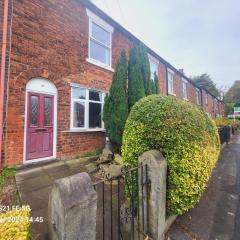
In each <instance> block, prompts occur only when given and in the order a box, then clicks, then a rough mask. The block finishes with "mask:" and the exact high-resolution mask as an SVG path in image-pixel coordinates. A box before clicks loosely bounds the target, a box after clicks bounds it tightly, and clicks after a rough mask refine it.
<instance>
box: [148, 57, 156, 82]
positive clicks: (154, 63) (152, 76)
mask: <svg viewBox="0 0 240 240" xmlns="http://www.w3.org/2000/svg"><path fill="white" fill-rule="evenodd" d="M149 63H150V71H151V76H150V77H151V80H154V74H155V73H156V74H158V64H157V63H156V62H155V61H153V60H151V59H150V60H149Z"/></svg>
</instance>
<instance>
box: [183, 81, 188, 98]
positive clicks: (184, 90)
mask: <svg viewBox="0 0 240 240" xmlns="http://www.w3.org/2000/svg"><path fill="white" fill-rule="evenodd" d="M183 98H185V99H187V83H186V82H183Z"/></svg>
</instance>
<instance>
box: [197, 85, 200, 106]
mask: <svg viewBox="0 0 240 240" xmlns="http://www.w3.org/2000/svg"><path fill="white" fill-rule="evenodd" d="M196 103H197V105H200V92H199V90H198V89H197V90H196Z"/></svg>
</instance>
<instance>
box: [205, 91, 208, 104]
mask: <svg viewBox="0 0 240 240" xmlns="http://www.w3.org/2000/svg"><path fill="white" fill-rule="evenodd" d="M205 103H206V105H208V94H207V93H206V95H205Z"/></svg>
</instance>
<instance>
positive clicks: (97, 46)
mask: <svg viewBox="0 0 240 240" xmlns="http://www.w3.org/2000/svg"><path fill="white" fill-rule="evenodd" d="M87 15H88V16H89V52H88V54H89V58H88V61H90V62H92V63H94V64H96V65H100V66H101V67H106V68H111V61H112V57H111V55H112V32H113V28H112V27H111V26H110V25H108V24H107V23H106V22H104V21H103V20H102V19H100V18H99V17H98V16H96V15H95V14H94V13H92V12H91V11H89V10H87Z"/></svg>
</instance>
